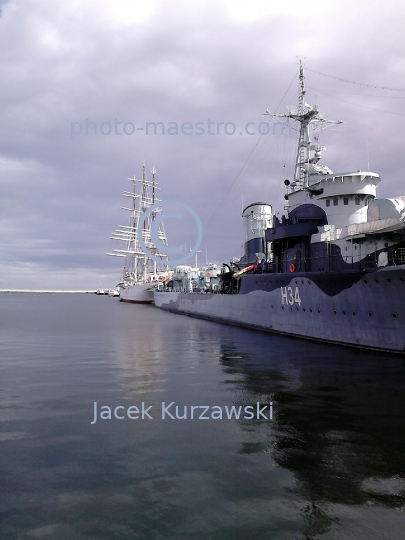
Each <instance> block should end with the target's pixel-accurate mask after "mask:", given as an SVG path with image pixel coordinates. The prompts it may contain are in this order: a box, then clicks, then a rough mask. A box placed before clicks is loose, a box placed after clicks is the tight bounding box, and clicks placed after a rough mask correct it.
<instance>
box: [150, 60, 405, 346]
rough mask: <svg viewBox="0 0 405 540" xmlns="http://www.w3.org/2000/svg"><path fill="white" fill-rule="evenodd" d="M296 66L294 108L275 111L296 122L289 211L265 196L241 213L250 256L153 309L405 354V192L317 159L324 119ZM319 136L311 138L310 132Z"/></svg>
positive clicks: (166, 295) (165, 293)
mask: <svg viewBox="0 0 405 540" xmlns="http://www.w3.org/2000/svg"><path fill="white" fill-rule="evenodd" d="M305 95H306V91H305V75H304V68H303V66H302V64H301V63H300V70H299V102H298V103H299V105H298V110H297V112H295V111H293V110H290V111H288V112H286V114H274V115H273V114H270V113H269V111H266V113H265V114H268V115H269V116H270V117H274V118H280V117H282V118H284V119H285V121H286V122H290V121H295V122H298V124H299V140H298V148H297V157H296V166H295V174H294V178H293V179H291V181H290V180H285V181H284V184H285V186H286V194H285V200H286V206H285V210H286V213H285V215H283V216H282V217H280V218H279V217H278V216H277V215H274V213H273V210H272V206H271V205H270V204H267V203H264V202H256V203H253V204H250V205H248V206H247V207H246V208H245V209H244V211H243V213H242V218H243V221H244V255H243V257H242V258H241V259H239V260H236V261H235V260H234V261H233V262H230V263H229V264H224V266H223V270H222V273H221V274H220V276H219V277H220V279H219V283H218V284H216V285H215V287H214V286H213V287H212V288H208V289H207V287H205V289H204V290H201V289H199V288H194V289H190V290H187V291H176V290H174V288H173V287H172V286H171V283H170V282H168V283H165V284H164V286H161V288H160V290H158V291H156V292H155V305H156V306H157V307H158V308H161V309H165V310H168V311H171V312H174V313H179V314H183V315H190V316H195V317H201V318H204V319H208V320H211V321H217V322H220V323H226V324H233V325H239V326H243V327H247V328H253V329H257V330H262V331H267V332H278V333H282V334H286V335H290V336H296V337H300V338H307V339H314V340H320V341H325V342H330V343H337V344H342V345H348V346H355V347H361V348H369V349H377V350H384V351H390V352H401V353H404V352H405V310H404V305H405V196H398V197H394V198H390V199H379V198H377V197H376V190H377V187H378V185H379V184H380V177H379V175H378V174H376V173H374V172H369V171H361V170H358V171H356V172H343V173H334V172H332V171H331V170H330V169H329V167H327V166H326V165H323V164H321V163H320V160H321V157H322V153H323V151H325V150H326V148H325V147H324V146H322V145H320V144H318V137H317V134H316V132H317V131H318V130H319V129H320V127H322V126H324V125H325V124H340V123H342V122H341V121H340V120H337V121H333V120H327V119H325V118H324V117H323V116H322V114H321V113H320V112H319V110H318V107H317V106H315V105H308V104H307V103H306V102H305ZM314 134H315V135H314Z"/></svg>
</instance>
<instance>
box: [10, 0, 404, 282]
mask: <svg viewBox="0 0 405 540" xmlns="http://www.w3.org/2000/svg"><path fill="white" fill-rule="evenodd" d="M0 8H1V17H0V40H1V42H0V55H1V63H0V70H1V72H0V81H1V85H0V108H1V113H0V114H1V116H0V118H1V122H0V186H1V197H0V242H1V243H0V249H1V253H0V289H5V288H12V289H17V288H23V289H28V288H39V289H72V288H75V289H89V290H91V289H95V288H97V287H99V286H100V285H101V286H108V287H112V286H114V285H115V283H116V282H117V280H118V278H119V277H120V275H121V273H122V265H121V259H116V258H109V257H107V256H106V255H105V253H106V252H107V251H110V250H111V249H112V248H113V247H116V246H114V245H113V244H112V241H111V240H110V239H109V238H110V234H111V233H112V232H113V231H114V230H115V229H116V227H117V225H118V224H119V223H121V224H126V223H127V216H126V215H124V214H125V213H124V211H123V210H120V205H125V204H126V203H127V200H126V199H124V198H123V197H122V192H123V191H124V190H125V189H130V188H131V184H130V182H129V181H128V180H127V178H128V177H130V176H132V175H133V174H135V175H136V176H140V175H141V171H142V162H143V160H145V161H146V166H147V171H148V173H150V170H151V169H152V166H155V167H156V170H157V175H156V179H157V181H158V182H159V184H160V186H161V188H162V191H161V198H162V199H163V200H164V199H176V200H178V201H181V202H183V203H185V204H187V205H189V206H190V207H191V208H193V209H194V210H195V211H196V212H197V214H198V215H199V217H200V219H201V222H202V224H203V241H202V244H201V247H200V249H201V250H202V253H201V254H200V260H199V262H200V263H205V259H206V256H208V259H209V260H210V261H215V262H218V263H221V262H223V261H227V260H229V259H230V258H231V257H232V256H234V255H235V256H240V255H241V243H242V222H241V216H240V215H241V209H242V206H246V205H247V204H249V203H250V202H255V201H266V202H269V203H270V204H272V205H273V208H274V211H275V212H280V211H282V210H283V195H284V186H283V180H284V179H285V178H291V177H292V175H293V158H294V153H295V149H296V136H295V134H294V135H288V133H287V132H286V133H285V134H284V135H281V134H280V133H279V132H277V133H276V135H273V134H272V133H271V134H270V135H268V136H262V137H261V136H260V135H259V134H256V135H250V134H247V133H246V132H245V125H246V124H247V123H248V122H255V125H253V124H250V127H249V128H248V129H249V130H250V131H251V132H253V131H255V130H257V129H258V125H259V124H260V122H262V121H263V117H262V113H263V112H264V111H265V110H266V109H269V110H270V111H276V109H277V111H278V112H281V113H282V112H285V110H286V107H288V106H291V105H293V106H296V104H297V98H298V77H297V74H298V61H297V57H301V58H305V60H304V64H305V66H306V84H307V101H308V102H309V103H314V102H315V103H317V104H318V105H319V108H320V110H321V111H322V112H323V114H324V115H325V116H326V117H327V118H331V119H342V120H343V121H344V122H345V124H344V125H343V126H342V127H339V128H336V129H335V130H327V131H325V132H324V133H322V135H321V137H320V142H321V143H322V144H324V145H325V146H326V147H327V152H326V154H325V155H324V158H323V160H322V162H323V163H325V164H326V165H328V166H329V167H330V168H331V169H332V170H333V171H334V172H346V171H350V170H358V169H364V170H367V169H368V167H370V169H371V170H372V171H375V172H378V173H380V175H381V178H382V183H381V187H380V189H379V193H378V195H379V196H380V197H390V196H397V195H405V185H404V169H405V166H404V159H403V157H404V148H405V135H404V127H403V126H404V120H405V107H404V105H405V91H402V92H401V91H398V90H382V89H381V88H375V87H386V88H387V87H388V88H392V89H405V60H404V51H405V46H404V45H405V44H404V32H403V27H404V22H405V3H403V2H397V1H385V2H373V1H356V2H353V1H350V2H347V1H342V0H339V1H338V2H333V1H328V2H325V1H322V2H316V1H306V2H298V1H297V2H294V1H292V2H291V1H285V0H284V1H283V2H272V1H270V2H258V1H254V0H248V1H236V0H217V1H198V0H197V1H196V0H194V1H193V2H190V1H184V2H181V1H171V0H166V1H157V0H155V1H151V0H148V2H144V1H136V0H131V1H126V2H125V1H120V0H97V1H95V0H94V1H93V0H69V2H67V1H65V2H63V1H57V2H55V0H8V1H6V2H4V0H0ZM311 70H312V71H311ZM316 72H318V73H316ZM319 73H322V74H326V75H329V76H331V77H326V76H324V75H320V74H319ZM332 77H335V78H332ZM338 79H346V80H350V81H355V82H358V83H362V84H363V85H360V84H353V83H348V82H344V81H340V80H338ZM366 84H368V85H370V86H369V87H367V86H365V85H366ZM86 119H87V122H93V124H91V125H89V126H88V129H87V134H86ZM208 120H210V121H211V122H213V124H212V125H211V127H210V131H211V133H213V134H212V135H210V134H209V133H208V124H207V122H208ZM114 122H115V125H114ZM147 122H162V123H163V124H164V127H165V133H164V134H162V132H161V126H159V128H158V130H157V134H156V135H154V134H153V129H150V131H149V134H148V135H147V134H146V131H145V126H146V123H147ZM170 122H172V123H173V124H169V123H170ZM185 122H190V123H191V124H192V126H193V129H191V130H190V129H187V128H186V129H185V131H186V133H181V126H182V125H183V124H184V123H185ZM197 122H202V123H203V124H200V126H204V128H203V129H204V133H202V134H201V129H200V132H199V133H196V131H197V130H196V128H195V125H196V123H197ZM217 122H224V124H222V125H220V127H219V133H218V134H217ZM174 123H176V124H177V125H178V126H179V134H178V135H175V134H173V133H172V134H169V133H168V132H167V129H168V127H170V126H172V127H173V126H174V125H175V124H174ZM225 123H228V124H227V130H228V132H229V133H231V132H232V130H233V128H232V125H233V124H234V125H235V128H236V131H235V134H233V135H232V134H227V133H225V132H224V127H225ZM102 124H103V126H102ZM124 124H126V126H125V129H126V131H127V134H126V133H124V132H123V129H124ZM109 125H111V129H112V131H111V133H110V134H106V132H108V130H109V127H108V126H109ZM132 125H133V126H135V132H134V133H133V134H131V133H130V132H131V130H132ZM186 126H188V124H186ZM94 127H96V128H97V134H95V133H94ZM141 128H143V129H141ZM80 130H81V133H80ZM102 130H103V131H104V132H105V134H103V133H102V132H101V131H102ZM172 131H173V130H172ZM190 131H191V133H189V132H190ZM72 132H73V133H72ZM240 133H242V134H240ZM149 177H150V174H149ZM166 229H167V232H168V236H169V245H172V246H177V245H179V244H183V243H184V244H185V245H186V246H190V247H191V246H192V245H193V244H194V242H195V237H194V238H193V235H195V230H194V229H193V227H190V226H189V225H187V224H186V223H184V224H183V223H182V222H181V221H179V220H173V219H172V220H169V222H168V223H167V224H166Z"/></svg>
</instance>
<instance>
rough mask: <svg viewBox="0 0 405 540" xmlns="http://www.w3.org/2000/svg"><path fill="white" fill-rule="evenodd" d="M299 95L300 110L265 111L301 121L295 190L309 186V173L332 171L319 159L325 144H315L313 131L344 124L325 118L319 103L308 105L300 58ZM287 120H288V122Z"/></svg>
mask: <svg viewBox="0 0 405 540" xmlns="http://www.w3.org/2000/svg"><path fill="white" fill-rule="evenodd" d="M299 84H300V88H299V97H298V112H297V113H295V111H294V110H293V109H292V108H291V109H290V110H288V111H287V112H286V113H285V114H277V113H270V111H269V110H268V109H267V110H266V112H265V113H264V114H265V115H266V116H270V117H272V118H287V119H288V120H289V119H291V120H295V121H297V122H299V123H300V132H299V140H298V148H297V157H296V161H295V171H294V182H293V183H292V184H291V187H292V188H293V190H298V189H305V188H308V186H309V175H310V174H311V173H312V174H314V173H315V174H316V173H317V174H330V173H332V171H331V170H330V169H329V167H327V166H326V165H321V164H319V163H318V161H319V160H320V159H321V155H322V152H324V151H325V150H326V147H325V146H322V145H319V144H317V142H316V144H313V143H312V140H311V133H313V132H314V131H319V130H320V129H322V128H323V127H324V125H325V124H330V125H332V124H343V122H342V120H328V119H327V118H323V116H322V114H321V113H320V112H319V109H318V106H317V105H308V103H306V102H305V95H306V90H305V73H304V67H303V65H302V60H300V74H299ZM288 120H287V122H288Z"/></svg>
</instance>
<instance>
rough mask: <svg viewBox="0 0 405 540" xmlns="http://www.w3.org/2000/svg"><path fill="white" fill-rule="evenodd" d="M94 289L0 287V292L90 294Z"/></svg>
mask: <svg viewBox="0 0 405 540" xmlns="http://www.w3.org/2000/svg"><path fill="white" fill-rule="evenodd" d="M95 292H96V291H44V290H39V289H38V290H36V289H0V293H44V294H54V293H70V294H75V293H81V294H90V293H95Z"/></svg>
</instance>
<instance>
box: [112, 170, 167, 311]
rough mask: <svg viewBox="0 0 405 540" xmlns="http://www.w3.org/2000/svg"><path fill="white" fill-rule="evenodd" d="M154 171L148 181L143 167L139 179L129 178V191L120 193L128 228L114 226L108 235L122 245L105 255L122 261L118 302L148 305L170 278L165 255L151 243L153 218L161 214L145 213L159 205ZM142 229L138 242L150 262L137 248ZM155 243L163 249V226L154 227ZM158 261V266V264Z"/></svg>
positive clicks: (157, 211)
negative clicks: (162, 282)
mask: <svg viewBox="0 0 405 540" xmlns="http://www.w3.org/2000/svg"><path fill="white" fill-rule="evenodd" d="M155 173H156V170H155V168H154V167H153V169H152V180H148V179H147V176H146V167H145V163H144V164H143V167H142V178H141V179H138V178H135V175H134V177H133V178H129V179H128V180H130V181H131V182H132V184H133V188H132V191H124V196H125V197H128V198H129V199H130V202H131V204H130V205H129V207H125V206H121V208H122V209H123V210H125V211H127V212H129V224H128V225H118V229H117V230H116V231H115V232H114V233H113V234H112V235H111V239H113V240H117V241H118V242H123V243H124V244H125V247H124V248H123V249H113V250H112V253H107V255H110V256H112V257H122V258H124V272H123V276H122V278H121V279H120V281H119V282H118V284H117V287H118V288H119V290H120V301H121V302H131V303H134V304H151V303H152V302H153V301H154V291H155V289H156V287H157V285H158V283H159V282H160V281H163V280H165V279H166V278H167V277H169V276H170V273H169V271H168V265H167V255H166V254H164V253H160V252H159V250H158V249H157V248H156V246H155V245H154V244H153V241H152V231H151V229H152V224H153V222H154V220H155V219H156V216H157V215H158V214H159V213H160V212H161V211H162V208H161V207H160V206H157V207H156V208H154V209H153V210H152V211H150V212H148V213H147V215H146V216H145V213H146V212H147V211H148V209H149V208H150V207H151V206H154V205H156V203H159V202H160V201H161V199H158V197H157V192H158V191H159V190H160V188H159V187H158V185H157V183H156V181H155ZM141 227H142V241H143V244H144V245H145V247H146V250H147V251H148V252H149V255H152V256H153V259H152V258H151V257H150V256H149V255H148V253H145V251H144V250H143V249H142V247H141V243H140V238H139V237H138V233H139V232H140V228H141ZM158 239H159V241H160V242H161V244H162V245H164V246H167V238H166V233H165V230H164V226H163V223H159V226H158ZM158 260H161V263H159V262H158Z"/></svg>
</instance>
